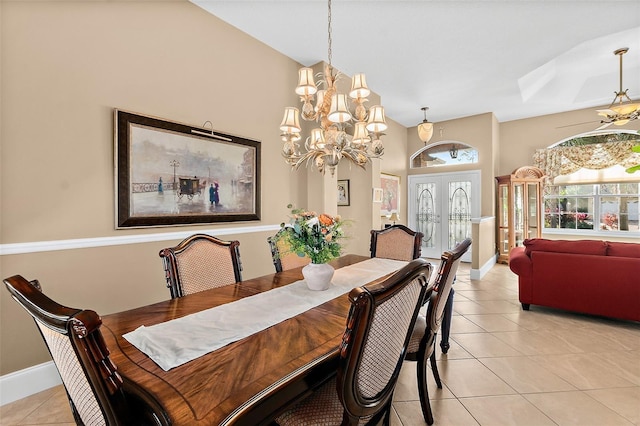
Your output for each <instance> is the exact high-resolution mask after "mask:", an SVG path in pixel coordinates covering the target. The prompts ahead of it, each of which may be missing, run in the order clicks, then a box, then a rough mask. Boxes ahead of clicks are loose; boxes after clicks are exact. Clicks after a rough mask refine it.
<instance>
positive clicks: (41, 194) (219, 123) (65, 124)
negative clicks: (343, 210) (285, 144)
mask: <svg viewBox="0 0 640 426" xmlns="http://www.w3.org/2000/svg"><path fill="white" fill-rule="evenodd" d="M0 11H1V19H2V22H1V37H2V52H1V60H2V68H1V70H0V71H1V73H2V83H1V85H0V90H1V93H2V113H1V115H0V118H1V120H2V124H3V125H2V127H1V132H2V133H1V137H2V164H1V166H2V167H1V171H0V178H1V179H2V180H1V182H2V189H1V192H0V202H1V203H2V221H1V224H0V235H1V240H0V243H2V244H10V243H29V242H39V241H52V240H67V239H75V238H103V237H114V236H126V235H139V234H152V233H153V234H157V233H163V232H175V231H176V228H154V229H144V230H115V229H114V207H113V206H114V195H113V194H114V179H113V176H114V164H113V108H119V109H123V110H129V111H133V112H137V113H141V114H144V115H152V116H157V117H160V118H166V119H169V120H173V121H179V122H184V123H187V124H191V125H201V124H202V123H204V122H205V121H207V120H210V121H211V122H213V126H214V128H215V129H216V130H219V131H221V132H224V133H229V134H236V135H240V136H244V137H248V138H251V139H256V140H260V141H261V142H262V147H261V148H262V150H261V152H262V171H263V172H262V176H261V177H262V188H263V190H262V220H261V221H258V222H244V223H235V224H224V225H206V226H192V227H186V228H180V230H185V231H194V232H196V231H206V232H212V233H214V234H215V231H216V229H218V228H221V227H224V228H229V227H235V226H251V225H276V224H279V223H280V222H282V221H283V220H284V219H285V218H286V217H287V214H288V210H287V208H286V206H287V204H288V203H291V202H293V203H299V200H300V197H301V196H302V194H306V190H301V188H300V181H299V179H298V178H297V177H298V174H296V173H291V172H290V170H289V167H288V166H287V165H286V164H285V163H284V161H283V160H282V158H281V155H280V149H281V141H280V138H279V131H278V123H279V122H280V120H281V118H282V111H283V110H284V107H285V106H286V105H289V104H295V103H297V101H298V100H297V97H296V96H295V94H294V92H293V87H294V85H295V82H296V80H297V69H298V67H299V64H297V63H295V62H294V61H292V60H291V59H289V58H287V57H285V56H283V55H281V54H279V53H278V52H276V51H274V50H273V49H271V48H269V47H267V46H265V45H264V44H262V43H260V42H258V41H256V40H254V39H252V38H250V37H249V36H247V35H246V34H244V33H241V32H239V31H237V30H236V29H234V28H232V27H231V26H229V25H227V24H226V23H223V22H222V21H220V20H218V19H217V18H215V17H213V16H211V15H210V14H208V13H206V12H204V11H203V10H201V9H200V8H198V7H196V6H194V5H192V4H190V3H188V2H186V1H185V2H181V1H172V2H76V1H70V2H62V1H56V2H2V3H0ZM241 80H242V82H243V84H240V81H241ZM267 170H268V173H267V172H266V171H267ZM305 184H306V183H305V182H304V180H303V185H305ZM267 235H268V234H267V233H264V232H263V233H255V234H241V235H233V234H231V235H225V237H224V238H225V239H236V238H237V239H239V240H240V252H241V257H242V261H243V265H244V276H245V277H253V276H259V275H263V274H266V273H270V272H272V271H273V266H272V264H271V260H270V252H269V248H268V245H267V243H266V237H267ZM177 242H178V240H168V241H161V242H157V243H142V244H131V245H118V246H113V247H97V248H87V249H78V250H62V251H53V252H42V253H32V254H22V255H10V256H7V255H5V256H1V257H0V274H1V276H2V278H4V277H8V276H11V275H14V274H21V275H23V276H25V277H26V278H28V279H33V278H38V279H39V280H40V281H41V283H42V285H43V287H44V289H45V291H46V293H47V294H49V295H50V296H51V297H52V298H54V299H57V300H59V301H61V302H63V303H64V304H66V305H68V306H75V307H87V308H89V307H90V308H91V309H94V310H96V311H97V312H99V313H101V314H108V313H110V312H114V311H119V310H123V309H127V308H130V307H134V306H139V305H143V304H147V303H151V302H155V301H158V300H162V299H166V298H168V296H169V293H168V290H167V289H166V288H165V284H164V278H163V274H162V266H161V261H160V259H159V257H158V251H159V250H160V248H162V247H165V246H170V245H175V244H176V243H177ZM0 303H1V305H0V306H1V313H0V315H1V317H0V318H1V321H0V336H1V337H2V345H1V348H0V360H1V361H0V374H7V373H9V372H12V371H15V370H19V369H22V368H25V367H28V366H31V365H34V364H37V363H41V362H45V361H47V360H49V356H48V355H47V353H46V350H45V348H44V345H43V344H42V343H41V341H40V338H39V336H38V335H37V334H36V329H35V327H34V326H33V323H32V322H31V320H28V321H25V320H27V319H28V318H27V316H26V314H24V313H23V312H21V311H20V310H19V308H18V307H17V306H16V304H15V303H14V302H12V301H11V300H10V298H9V297H8V292H7V291H6V290H2V291H0Z"/></svg>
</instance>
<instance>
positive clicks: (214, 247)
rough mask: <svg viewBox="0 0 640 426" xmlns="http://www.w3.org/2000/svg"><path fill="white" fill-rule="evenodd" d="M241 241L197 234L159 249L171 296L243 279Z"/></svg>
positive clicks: (195, 291)
mask: <svg viewBox="0 0 640 426" xmlns="http://www.w3.org/2000/svg"><path fill="white" fill-rule="evenodd" d="M239 245H240V242H238V241H223V240H220V239H218V238H216V237H213V236H211V235H207V234H194V235H191V236H190V237H187V238H185V239H184V240H183V241H182V242H180V244H178V245H177V246H175V247H169V248H165V249H162V250H160V257H161V258H162V264H163V266H164V271H165V277H166V279H167V287H168V288H169V290H170V292H171V298H172V299H175V298H177V297H182V296H185V295H187V294H192V293H197V292H199V291H203V290H209V289H211V288H216V287H222V286H225V285H229V284H234V283H238V282H240V281H242V274H241V271H242V264H241V262H240V250H239Z"/></svg>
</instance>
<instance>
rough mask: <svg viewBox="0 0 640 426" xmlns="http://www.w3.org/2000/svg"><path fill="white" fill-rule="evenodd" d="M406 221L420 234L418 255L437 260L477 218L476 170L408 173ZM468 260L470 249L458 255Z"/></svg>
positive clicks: (465, 260) (477, 192)
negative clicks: (472, 220)
mask: <svg viewBox="0 0 640 426" xmlns="http://www.w3.org/2000/svg"><path fill="white" fill-rule="evenodd" d="M408 182H409V185H408V187H409V188H408V189H409V192H408V194H409V199H408V203H407V207H408V213H409V215H408V220H409V227H410V228H411V229H414V230H417V231H420V232H422V233H423V234H424V238H423V239H422V257H428V258H433V259H439V258H440V255H441V254H442V252H444V251H446V250H450V249H452V248H454V247H455V246H456V244H458V243H459V242H460V241H462V240H464V239H465V238H467V237H471V218H472V217H474V218H477V217H480V200H481V198H480V171H471V172H464V173H438V174H428V175H411V176H409V179H408ZM462 260H463V261H464V262H470V261H471V249H470V250H469V251H468V252H467V253H466V254H465V255H464V256H463V257H462Z"/></svg>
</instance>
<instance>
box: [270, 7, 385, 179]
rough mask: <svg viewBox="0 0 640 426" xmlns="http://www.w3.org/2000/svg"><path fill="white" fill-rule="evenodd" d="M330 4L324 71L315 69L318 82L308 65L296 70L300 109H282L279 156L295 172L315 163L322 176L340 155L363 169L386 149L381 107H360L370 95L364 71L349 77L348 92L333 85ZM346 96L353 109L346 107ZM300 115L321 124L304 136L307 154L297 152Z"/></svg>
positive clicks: (335, 164) (299, 138) (334, 72)
mask: <svg viewBox="0 0 640 426" xmlns="http://www.w3.org/2000/svg"><path fill="white" fill-rule="evenodd" d="M328 4H329V13H328V34H329V37H328V39H329V40H328V41H329V43H328V44H329V49H328V64H325V66H324V72H323V73H319V75H318V76H319V77H321V78H322V79H321V81H319V82H318V83H317V84H316V83H315V81H314V76H313V70H312V69H311V68H307V67H303V68H300V70H299V71H298V85H297V86H296V89H295V92H296V94H298V95H299V96H300V101H301V102H302V112H300V110H299V109H298V108H296V107H286V108H285V111H284V117H283V119H282V123H281V124H280V131H281V132H282V133H281V137H282V140H283V142H284V144H283V147H282V155H283V157H284V158H285V161H286V162H287V163H288V164H290V165H291V167H292V168H294V169H296V170H297V169H298V168H299V167H300V166H301V165H302V164H304V163H306V165H307V166H310V165H311V164H314V165H315V166H316V168H317V169H318V171H319V172H321V173H322V174H324V172H325V170H326V169H327V168H328V169H329V170H330V171H331V175H332V176H333V175H334V173H335V169H336V166H337V165H338V163H339V162H340V160H341V159H342V158H347V159H349V160H350V161H351V162H353V163H354V164H356V165H358V166H360V167H362V168H363V169H364V168H365V165H366V164H367V162H369V161H370V160H371V159H372V158H379V157H381V156H382V154H383V152H384V147H383V146H382V142H381V141H380V137H381V136H382V135H383V134H384V133H382V132H384V131H385V130H386V128H387V123H386V120H385V116H384V108H383V107H382V106H381V105H375V106H372V107H371V108H369V110H368V111H367V109H366V108H365V106H364V103H365V102H367V101H368V99H367V96H368V95H369V94H370V93H371V91H370V90H369V88H368V87H367V82H366V79H365V75H364V74H356V75H354V76H353V78H352V80H351V90H350V91H349V93H348V95H347V94H345V93H339V92H338V89H337V86H336V83H337V81H338V79H339V78H340V77H341V74H340V73H339V72H336V71H335V70H334V69H333V67H332V65H331V0H329V1H328ZM318 87H321V90H318ZM314 97H315V106H314V105H313V102H314ZM349 99H350V100H351V104H352V105H353V113H351V111H350V109H349V103H350V102H349ZM300 115H302V118H303V119H304V120H306V121H314V122H316V123H318V126H319V127H316V128H314V129H313V130H311V134H310V135H309V136H308V137H307V138H306V139H305V142H304V147H305V149H306V152H300V147H299V143H298V141H300V140H301V139H302V137H301V135H300V132H301V130H302V129H301V127H300V121H299V117H300ZM349 127H353V135H351V134H349V133H347V128H349Z"/></svg>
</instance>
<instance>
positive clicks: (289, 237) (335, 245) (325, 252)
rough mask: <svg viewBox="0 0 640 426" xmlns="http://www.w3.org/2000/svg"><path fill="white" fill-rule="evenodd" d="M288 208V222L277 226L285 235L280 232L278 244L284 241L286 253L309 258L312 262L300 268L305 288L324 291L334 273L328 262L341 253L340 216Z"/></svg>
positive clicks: (290, 206)
mask: <svg viewBox="0 0 640 426" xmlns="http://www.w3.org/2000/svg"><path fill="white" fill-rule="evenodd" d="M287 208H289V209H291V220H290V222H289V223H282V224H280V226H281V227H282V228H285V230H286V231H287V232H279V233H278V234H277V237H276V238H277V241H282V242H284V245H285V247H287V249H286V251H285V253H297V254H298V255H300V256H307V257H309V258H310V259H311V263H309V264H308V265H307V266H305V267H304V268H302V274H303V276H304V277H305V280H306V281H307V286H308V287H309V288H310V289H312V290H326V289H327V288H329V284H330V283H331V278H332V277H333V272H334V269H333V267H332V266H331V265H329V264H328V263H327V262H329V261H330V260H332V259H335V258H337V257H339V256H340V254H341V253H342V246H341V245H340V240H341V239H342V238H344V232H343V229H342V227H343V222H342V219H341V218H340V216H331V215H328V214H326V213H322V214H317V213H316V212H314V211H309V210H306V209H302V208H293V206H292V205H291V204H289V205H288V206H287Z"/></svg>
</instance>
